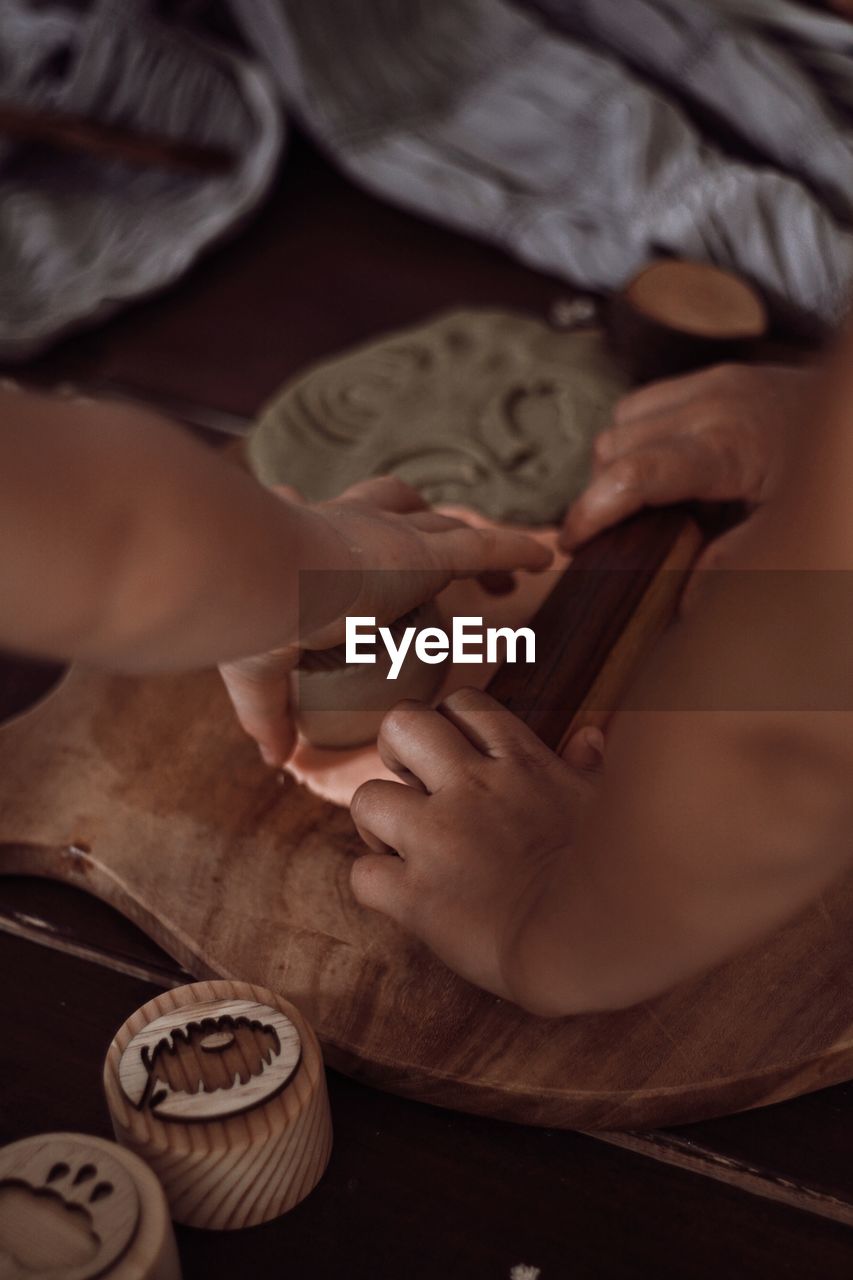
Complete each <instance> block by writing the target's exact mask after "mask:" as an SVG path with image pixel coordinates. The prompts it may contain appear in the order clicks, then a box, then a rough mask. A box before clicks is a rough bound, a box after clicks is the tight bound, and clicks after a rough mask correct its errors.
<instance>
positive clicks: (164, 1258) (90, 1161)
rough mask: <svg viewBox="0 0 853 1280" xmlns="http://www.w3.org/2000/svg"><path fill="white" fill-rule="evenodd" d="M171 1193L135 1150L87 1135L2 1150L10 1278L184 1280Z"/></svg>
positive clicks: (4, 1268)
mask: <svg viewBox="0 0 853 1280" xmlns="http://www.w3.org/2000/svg"><path fill="white" fill-rule="evenodd" d="M180 1274H181V1272H180V1266H179V1263H178V1254H177V1249H176V1247H175V1237H174V1233H173V1231H172V1224H171V1222H170V1220H169V1209H168V1205H167V1204H166V1197H165V1195H164V1194H163V1188H162V1187H161V1186H160V1184H159V1183H158V1181H157V1179H156V1177H155V1176H154V1174H153V1173H152V1171H151V1170H150V1169H149V1168H148V1166H147V1165H146V1164H144V1163H143V1161H142V1160H140V1159H138V1157H137V1156H135V1155H134V1154H133V1153H132V1152H130V1151H123V1150H122V1149H121V1147H117V1146H116V1145H115V1143H113V1142H107V1141H105V1139H103V1138H93V1137H90V1136H88V1135H87V1134H82V1133H49V1134H40V1135H38V1136H37V1137H34V1138H24V1139H23V1141H21V1142H13V1143H12V1144H11V1145H10V1146H8V1147H3V1149H2V1150H0V1277H2V1280H39V1277H41V1278H42V1280H48V1278H50V1280H60V1278H61V1280H95V1277H97V1278H98V1280H180Z"/></svg>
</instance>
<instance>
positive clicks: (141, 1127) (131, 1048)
mask: <svg viewBox="0 0 853 1280" xmlns="http://www.w3.org/2000/svg"><path fill="white" fill-rule="evenodd" d="M104 1088H105V1090H106V1095H107V1103H108V1105H109V1109H110V1114H111V1116H112V1121H113V1128H114V1130H115V1134H116V1138H117V1139H118V1141H119V1142H120V1143H121V1144H122V1145H123V1146H126V1147H129V1148H131V1150H133V1151H135V1152H136V1153H137V1154H138V1155H140V1156H142V1157H143V1159H144V1160H146V1161H147V1163H148V1164H149V1165H150V1166H151V1168H152V1169H153V1170H154V1172H155V1173H156V1174H157V1176H158V1177H159V1178H160V1181H161V1182H162V1184H163V1187H164V1189H165V1192H166V1197H167V1199H168V1201H169V1205H170V1208H171V1213H172V1217H173V1218H174V1219H175V1221H176V1222H181V1223H184V1224H185V1225H187V1226H193V1227H212V1228H216V1229H219V1230H223V1229H233V1228H238V1227H249V1226H255V1225H257V1224H258V1223H261V1222H267V1221H269V1220H270V1219H271V1218H277V1217H278V1216H279V1215H280V1214H282V1213H286V1212H287V1211H288V1210H289V1209H292V1208H293V1207H294V1205H296V1204H298V1203H299V1201H300V1200H302V1199H304V1197H305V1196H307V1195H308V1193H309V1192H310V1191H312V1190H313V1189H314V1187H315V1186H316V1185H317V1183H318V1182H319V1180H320V1178H321V1176H322V1174H323V1172H324V1170H325V1168H326V1165H327V1164H328V1161H329V1155H330V1154H331V1149H332V1124H331V1115H330V1112H329V1101H328V1095H327V1093H326V1077H325V1073H324V1069H323V1058H322V1054H321V1051H320V1046H319V1043H318V1041H317V1037H316V1036H315V1035H314V1032H313V1031H312V1029H311V1027H310V1026H309V1025H308V1023H307V1022H306V1021H305V1019H304V1018H303V1017H302V1015H301V1014H300V1013H299V1011H298V1010H297V1009H295V1008H294V1007H293V1005H291V1004H288V1002H287V1001H285V1000H282V999H281V997H280V996H277V995H275V994H273V992H271V991H267V990H266V989H265V988H263V987H255V986H251V985H250V984H249V983H246V982H225V981H211V982H194V983H192V984H190V985H189V986H185V987H178V988H176V989H175V990H173V991H167V992H164V994H163V995H161V996H157V997H155V999H153V1000H149V1002H148V1003H147V1004H146V1005H143V1006H142V1008H141V1009H138V1010H137V1011H136V1013H134V1014H133V1015H132V1017H130V1018H128V1020H127V1022H125V1023H124V1025H123V1026H122V1027H121V1028H120V1029H119V1031H118V1033H117V1034H116V1036H115V1039H114V1040H113V1042H112V1044H111V1045H110V1048H109V1052H108V1054H107V1059H106V1063H105V1065H104Z"/></svg>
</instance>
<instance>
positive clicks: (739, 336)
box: [607, 259, 769, 382]
mask: <svg viewBox="0 0 853 1280" xmlns="http://www.w3.org/2000/svg"><path fill="white" fill-rule="evenodd" d="M768 324H769V321H768V316H767V310H766V308H765V305H764V302H763V300H762V299H761V297H759V295H758V293H757V292H756V291H755V289H754V288H753V287H752V285H750V284H749V283H748V282H747V281H746V280H742V279H741V278H740V277H739V276H736V275H733V274H732V273H731V272H730V271H724V270H723V269H722V268H721V267H715V266H711V264H710V263H706V262H683V261H679V260H677V259H663V260H661V261H659V262H654V263H652V264H651V265H650V266H648V267H646V268H645V269H644V270H643V271H641V272H640V273H639V275H637V276H635V277H634V279H633V280H631V281H630V282H629V283H628V285H627V286H626V287H625V289H623V290H622V292H621V293H617V294H615V295H614V297H613V298H611V299H610V302H609V303H608V306H607V330H608V334H609V337H610V343H611V346H612V347H613V349H614V351H615V352H616V354H617V355H618V356H619V358H620V360H621V362H622V364H623V365H624V366H625V368H627V369H628V370H629V372H630V373H631V375H632V376H633V377H634V378H636V379H637V380H638V381H640V382H650V381H653V380H654V379H656V378H669V377H673V376H674V375H676V374H679V373H686V372H688V370H690V369H699V368H702V367H703V366H705V365H709V364H715V363H719V362H720V361H721V360H743V359H746V358H747V357H748V355H749V349H750V344H751V343H755V342H756V341H757V340H758V339H760V338H763V337H764V336H765V334H766V333H767V329H768Z"/></svg>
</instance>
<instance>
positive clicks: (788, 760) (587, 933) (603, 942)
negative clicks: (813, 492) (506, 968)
mask: <svg viewBox="0 0 853 1280" xmlns="http://www.w3.org/2000/svg"><path fill="white" fill-rule="evenodd" d="M788 514H789V513H787V512H786V511H783V510H782V509H781V508H779V509H777V508H774V510H773V511H771V512H769V513H768V517H767V519H766V521H765V520H764V519H762V520H760V521H759V520H758V518H756V523H755V528H754V529H753V530H751V531H749V532H745V533H744V540H743V543H742V545H741V547H740V550H739V552H738V559H737V564H736V565H735V564H733V565H732V568H731V569H730V570H729V571H725V570H721V571H719V572H710V573H709V574H708V575H707V579H708V580H707V581H706V582H704V583H701V584H699V586H698V588H697V591H698V595H697V603H696V604H695V606H694V607H693V608H692V609H691V610H690V612H689V614H688V616H687V618H686V619H684V620H682V621H680V622H679V623H677V624H676V625H675V626H674V627H673V628H672V630H671V632H670V633H669V635H668V636H667V637H666V639H665V641H664V642H663V643H662V645H661V646H660V647H659V649H658V651H657V653H656V655H655V659H654V662H653V663H652V664H651V665H650V666H649V667H648V668H647V670H646V671H645V673H644V674H643V676H642V678H641V679H640V680H639V681H638V683H637V685H636V687H635V688H634V689H633V690H632V692H631V696H630V699H629V703H628V706H627V707H626V708H625V709H624V710H622V711H620V712H619V713H618V714H617V715H616V716H615V717H614V718H613V721H612V723H611V726H610V729H609V732H608V741H607V752H606V767H605V771H604V781H603V784H602V788H601V790H600V792H599V793H598V795H597V796H596V799H595V801H594V802H593V803H592V805H591V806H590V808H589V810H588V811H587V812H586V814H585V815H584V820H583V822H582V824H581V826H580V830H579V832H578V837H577V841H576V843H575V845H574V847H572V848H569V849H567V852H566V853H565V854H564V856H563V857H562V858H561V859H560V861H559V863H557V864H555V866H554V869H553V883H549V885H548V886H547V890H546V891H545V892H543V894H542V895H541V897H540V900H539V903H538V904H537V906H536V907H535V908H534V909H532V910H531V911H530V913H529V915H528V920H527V923H526V925H525V927H524V929H523V930H522V931H521V932H520V933H519V940H518V945H517V947H516V952H517V960H516V965H517V982H518V987H519V990H518V998H519V1000H520V1001H521V1002H522V1003H526V1004H528V1005H530V1006H532V1007H536V1006H537V1003H539V1004H540V1005H541V1002H542V1001H543V1000H544V1002H545V1003H544V1005H543V1006H542V1008H541V1011H543V1012H544V1011H546V1007H548V1008H550V1009H551V1010H552V1011H554V1012H562V1013H568V1012H577V1011H579V1010H581V1009H590V1008H607V1007H617V1006H623V1005H629V1004H631V1003H634V1002H636V1001H637V1000H640V999H643V998H645V997H648V996H652V995H655V994H657V993H659V992H661V991H663V990H665V989H666V988H668V987H670V986H672V985H674V984H675V983H676V982H678V981H680V980H682V979H684V978H687V977H690V976H692V975H695V974H697V973H699V972H701V971H702V970H705V969H708V968H710V967H712V966H713V965H715V964H717V963H719V962H721V961H723V960H725V959H727V958H728V957H730V956H731V955H733V954H734V953H736V952H738V951H740V950H742V949H744V948H746V947H747V946H748V945H750V943H752V942H753V941H756V940H758V939H759V938H761V937H762V936H765V935H767V934H768V933H770V932H772V931H773V930H774V929H775V928H776V927H778V926H779V925H780V924H781V923H783V922H784V921H785V920H786V919H788V918H790V917H791V916H792V915H794V914H795V913H796V912H797V911H799V910H800V909H801V908H803V907H805V906H806V905H807V904H808V902H809V901H810V900H812V899H813V898H814V897H815V896H817V895H818V894H819V893H820V892H821V890H822V889H823V888H824V887H825V886H827V885H828V884H829V883H830V882H831V881H832V880H833V879H834V878H836V877H837V876H838V875H839V874H840V873H841V872H842V871H843V869H844V868H845V867H846V866H847V865H848V863H849V860H850V837H849V832H850V826H851V822H853V804H851V789H850V778H851V776H853V712H851V711H850V710H848V708H851V707H853V678H852V677H851V666H850V660H849V647H850V634H851V630H850V619H851V618H853V575H851V574H850V573H849V572H841V573H829V574H827V573H825V572H820V571H818V572H814V571H809V569H807V568H806V567H804V564H803V563H802V561H803V560H805V558H806V557H807V556H808V557H810V559H811V563H812V564H818V565H819V564H821V563H823V562H824V554H826V555H827V556H828V555H829V553H830V550H831V551H832V553H833V554H834V556H835V557H836V560H835V562H836V563H838V564H840V563H841V559H840V548H839V543H838V541H837V538H840V537H841V534H840V533H837V534H836V535H834V536H833V543H832V547H831V548H827V549H826V551H825V552H824V551H821V549H820V547H819V545H818V543H817V542H816V541H815V538H814V537H813V536H811V535H810V534H809V532H808V530H807V529H806V527H805V525H804V524H801V525H800V536H799V543H798V546H796V547H795V546H793V545H791V544H790V543H789V547H788V550H787V552H786V554H785V558H784V560H781V561H780V560H779V559H778V558H777V554H776V552H777V549H778V547H779V546H780V545H781V543H782V540H783V535H784V532H785V530H786V529H787V528H788V519H787V516H788ZM828 523H829V524H831V523H832V522H831V521H828ZM849 545H853V543H848V546H849ZM806 563H808V562H806ZM782 566H784V567H782ZM699 576H700V577H702V575H701V574H700V575H699Z"/></svg>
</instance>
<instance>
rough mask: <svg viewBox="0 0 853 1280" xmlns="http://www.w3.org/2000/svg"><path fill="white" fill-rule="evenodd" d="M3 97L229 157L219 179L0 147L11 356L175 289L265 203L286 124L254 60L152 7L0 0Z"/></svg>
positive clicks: (5, 336) (3, 309) (121, 0)
mask: <svg viewBox="0 0 853 1280" xmlns="http://www.w3.org/2000/svg"><path fill="white" fill-rule="evenodd" d="M0 100H2V101H6V102H13V103H18V104H20V105H25V106H30V107H53V108H56V109H63V110H67V111H70V112H80V113H82V114H84V115H92V116H95V117H97V118H99V119H102V120H106V121H111V120H114V121H117V122H121V123H122V124H124V125H129V126H131V127H136V128H138V129H139V130H141V131H145V130H147V131H149V132H154V133H164V134H167V135H170V136H172V137H175V138H179V139H183V140H186V141H193V142H215V143H217V144H220V145H224V146H226V147H228V148H230V149H232V150H233V152H234V154H235V156H236V164H235V166H234V168H233V170H232V171H231V172H229V173H228V174H225V175H223V176H218V175H217V176H215V177H204V178H198V177H195V176H192V177H185V176H184V175H182V174H177V175H176V174H174V173H167V172H165V171H159V170H153V169H147V170H146V169H138V168H133V167H131V166H129V165H125V164H122V163H119V162H116V161H109V162H107V161H105V160H104V159H103V158H98V159H90V158H85V159H81V158H80V157H79V156H75V157H74V158H73V159H69V158H68V157H66V156H64V155H62V154H60V153H59V152H53V153H50V154H48V153H47V152H44V151H40V152H39V154H38V158H37V161H36V160H34V159H33V157H32V156H31V154H30V153H29V151H28V149H27V148H25V147H21V146H17V145H13V144H10V143H8V142H0V358H2V359H4V360H15V359H21V358H24V357H27V356H29V355H32V354H33V353H34V352H35V351H37V350H38V349H39V348H40V347H42V346H44V345H45V344H46V343H47V342H48V341H49V340H51V339H53V338H55V337H56V336H58V335H59V334H61V333H63V332H65V331H66V330H68V329H70V328H73V327H75V326H77V325H79V324H82V323H83V322H91V321H93V320H96V319H100V318H101V317H103V316H106V315H108V314H109V313H110V312H111V311H113V310H115V309H116V308H118V307H119V306H120V305H123V304H126V303H127V302H129V301H130V300H132V299H135V298H139V297H142V296H144V295H146V294H148V293H151V292H152V291H154V290H156V289H159V288H162V287H163V286H165V285H167V284H169V283H171V282H172V281H173V280H175V279H177V277H178V276H180V275H181V274H182V273H183V272H184V271H185V270H186V269H187V267H188V266H190V264H191V263H192V262H193V260H194V259H195V257H196V256H197V254H198V253H199V252H200V251H201V250H202V249H203V248H205V247H206V246H207V245H209V244H210V243H211V242H213V241H215V240H217V239H218V238H219V237H221V236H222V235H224V234H225V233H227V232H228V231H229V230H231V229H232V228H233V227H234V226H235V225H238V224H239V222H240V220H241V219H242V218H244V217H245V216H246V215H247V214H248V213H249V212H250V211H251V210H252V209H253V208H254V207H255V206H256V205H257V204H258V203H259V202H260V201H261V200H262V198H263V196H264V194H265V192H266V190H267V188H268V185H269V182H270V180H271V179H272V177H273V176H274V174H275V171H276V165H277V159H278V156H279V153H280V150H281V145H282V135H283V127H284V125H283V116H282V111H281V103H280V100H279V98H278V96H277V94H276V92H275V90H274V88H273V86H272V83H271V81H270V79H269V77H268V75H267V73H266V72H265V71H264V70H263V68H262V67H260V66H259V65H258V64H257V63H256V62H255V61H254V60H252V59H251V58H246V57H243V56H238V55H237V54H235V53H234V52H233V51H232V50H230V49H229V48H226V47H223V46H222V45H221V44H218V43H214V42H212V41H208V40H207V39H198V38H196V37H194V36H191V35H190V34H188V33H187V32H184V31H182V30H180V29H178V28H175V27H174V26H172V25H168V26H167V25H164V24H163V23H162V22H160V21H159V20H158V19H157V18H155V17H154V15H153V13H152V12H151V5H150V3H149V2H148V0H89V2H86V0H82V2H81V0H75V3H74V5H71V4H69V3H68V2H66V3H63V2H62V0H0Z"/></svg>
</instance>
